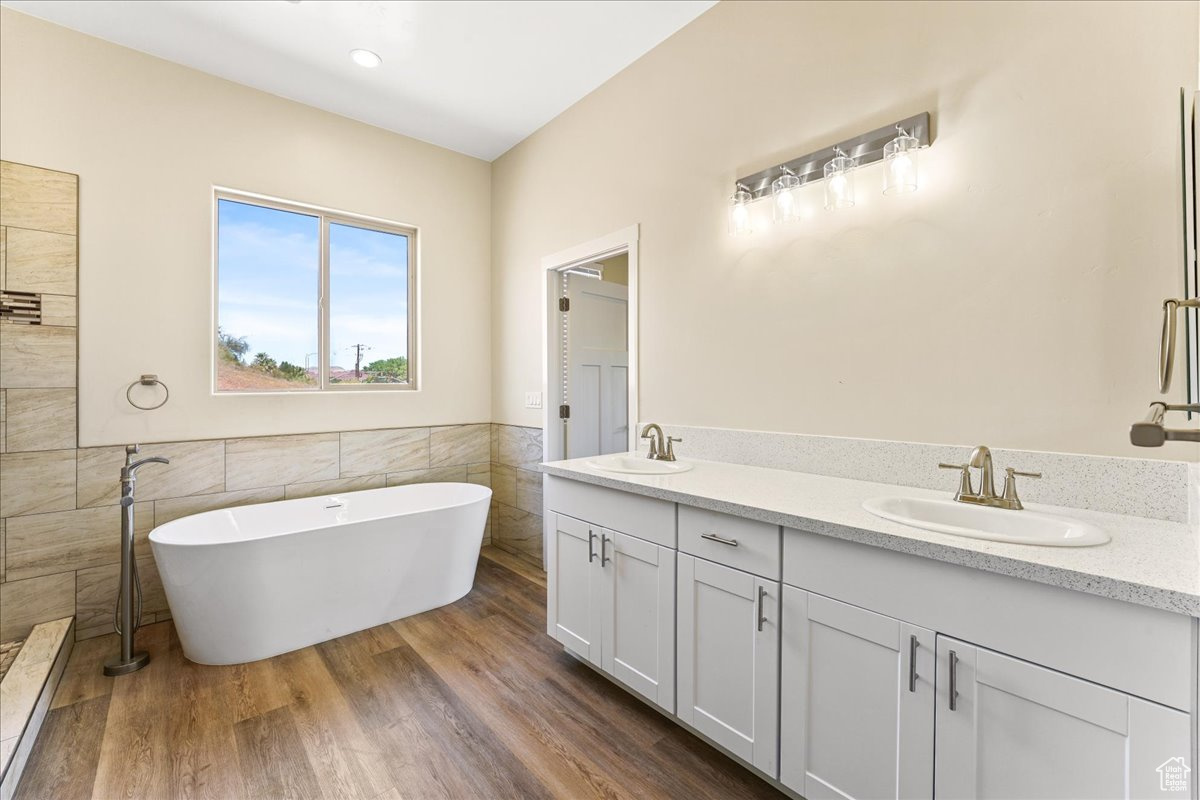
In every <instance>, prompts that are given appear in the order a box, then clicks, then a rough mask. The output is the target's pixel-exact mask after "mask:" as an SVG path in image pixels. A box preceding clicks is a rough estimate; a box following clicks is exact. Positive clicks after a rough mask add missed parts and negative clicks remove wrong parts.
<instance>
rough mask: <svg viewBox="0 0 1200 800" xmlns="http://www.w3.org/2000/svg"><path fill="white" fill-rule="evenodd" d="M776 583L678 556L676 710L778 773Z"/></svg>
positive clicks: (706, 732) (724, 744)
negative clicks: (677, 700) (677, 707)
mask: <svg viewBox="0 0 1200 800" xmlns="http://www.w3.org/2000/svg"><path fill="white" fill-rule="evenodd" d="M779 587H780V584H779V583H778V582H777V581H768V580H764V579H762V578H758V577H755V576H754V575H751V574H750V573H748V572H742V571H741V570H736V569H733V568H732V567H725V566H721V565H719V564H714V563H712V562H710V561H703V560H701V559H698V558H695V557H694V556H689V555H686V554H684V553H680V554H679V590H678V594H679V599H678V608H679V615H678V616H679V638H678V647H679V669H678V690H679V703H678V705H679V711H678V712H677V713H678V716H679V718H680V719H682V720H683V721H684V722H686V723H687V724H689V725H691V726H692V727H693V728H695V729H696V730H698V731H700V732H701V733H703V734H704V735H705V736H707V737H709V738H710V739H712V740H713V741H715V742H717V743H718V744H720V745H721V746H722V747H724V748H725V749H727V750H729V751H730V752H731V753H733V754H734V755H736V756H738V757H739V758H742V759H744V760H745V761H748V762H749V763H751V764H753V765H754V766H756V767H758V768H759V769H760V770H762V771H763V772H765V773H767V774H768V775H771V776H776V775H778V774H779V772H778V770H779V660H778V659H779Z"/></svg>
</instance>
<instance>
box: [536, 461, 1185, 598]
mask: <svg viewBox="0 0 1200 800" xmlns="http://www.w3.org/2000/svg"><path fill="white" fill-rule="evenodd" d="M588 461H589V459H586V458H581V459H573V460H569V461H553V462H549V463H546V464H543V465H542V466H541V469H542V471H543V472H544V473H546V474H548V475H554V476H557V477H560V478H568V479H571V480H576V481H582V482H584V483H590V484H594V485H596V486H606V487H609V488H612V489H619V490H621V491H626V492H631V493H633V494H640V495H644V496H646V497H654V498H658V499H660V500H668V501H670V502H673V503H683V504H684V505H689V506H695V507H698V508H705V509H709V510H711V511H720V512H724V513H726V514H733V515H736V516H739V517H746V518H749V519H757V520H761V521H763V522H769V523H772V524H776V525H783V526H785V527H789V528H798V529H800V530H803V531H808V532H810V533H816V534H821V535H823V536H833V537H836V538H838V539H845V540H848V541H853V542H860V543H862V544H867V545H871V546H874V547H882V548H885V549H888V550H895V551H897V552H901V553H909V554H911V555H915V556H922V557H924V558H932V559H936V560H938V561H945V562H947V563H950V564H959V565H962V566H966V567H973V568H975V569H981V570H985V571H987V572H995V573H998V574H1001V575H1010V576H1012V577H1014V578H1023V579H1025V580H1030V581H1036V582H1038V583H1045V584H1050V585H1052V586H1061V587H1063V588H1065V589H1073V590H1075V591H1080V592H1086V593H1088V594H1094V595H1099V596H1101V597H1109V598H1113V599H1115V600H1123V601H1125V602H1129V603H1137V604H1139V605H1144V606H1149V607H1151V608H1159V609H1163V610H1166V611H1173V612H1176V613H1179V614H1187V615H1189V616H1193V617H1200V529H1198V528H1197V526H1195V525H1192V524H1187V523H1179V522H1164V521H1162V520H1154V519H1146V518H1143V517H1130V516H1123V515H1119V514H1105V513H1100V512H1096V511H1086V510H1082V509H1075V508H1060V507H1056V506H1048V505H1041V504H1036V503H1028V504H1026V508H1028V509H1030V510H1031V511H1042V512H1045V513H1049V514H1060V515H1063V516H1070V517H1074V518H1076V519H1081V520H1084V521H1086V522H1090V523H1092V524H1093V525H1096V526H1098V527H1100V528H1103V529H1104V530H1105V531H1106V532H1107V533H1108V534H1109V536H1111V537H1112V541H1111V542H1109V543H1107V544H1104V545H1098V546H1094V547H1046V546H1037V545H1023V544H1009V543H1006V542H992V541H987V540H983V539H971V538H967V537H963V536H953V535H950V534H944V533H936V532H934V531H927V530H924V529H922V528H914V527H910V526H908V525H903V524H901V523H898V522H891V521H889V520H885V519H881V518H879V517H876V516H875V515H873V514H871V513H870V512H868V511H866V510H865V509H864V508H863V507H862V503H863V501H864V500H867V499H869V498H872V497H880V496H885V495H893V496H895V495H900V496H905V497H925V498H935V499H949V498H950V497H952V496H953V491H952V489H953V486H950V487H949V489H950V491H943V492H938V491H932V490H929V489H915V488H909V487H905V486H897V485H893V484H886V483H870V482H868V481H855V480H848V479H845V478H831V477H827V476H824V475H811V474H808V473H803V472H790V471H786V470H778V469H767V468H764V467H747V466H741V465H738V464H725V463H721V462H717V461H700V460H694V459H681V461H684V462H686V463H689V464H692V465H693V467H694V468H693V469H692V470H690V471H688V472H683V473H678V474H674V475H634V474H624V473H612V472H606V471H602V470H598V469H595V468H594V467H590V466H588ZM948 479H949V483H951V484H953V483H954V480H956V478H954V476H948ZM1014 513H1016V512H1014Z"/></svg>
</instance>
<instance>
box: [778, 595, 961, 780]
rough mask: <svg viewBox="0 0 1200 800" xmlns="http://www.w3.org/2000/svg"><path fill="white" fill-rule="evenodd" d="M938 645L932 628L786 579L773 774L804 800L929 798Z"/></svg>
mask: <svg viewBox="0 0 1200 800" xmlns="http://www.w3.org/2000/svg"><path fill="white" fill-rule="evenodd" d="M935 646H936V638H935V634H934V633H933V631H930V630H927V629H925V628H921V627H918V626H916V625H910V624H908V623H905V622H901V621H899V620H896V619H893V618H891V617H887V616H884V615H882V614H876V613H874V612H871V611H866V610H864V609H861V608H858V607H856V606H852V605H847V604H846V603H840V602H838V601H836V600H831V599H829V598H828V597H823V596H821V595H819V594H810V593H809V592H806V591H803V590H802V589H797V588H795V587H793V586H784V587H783V640H782V651H783V652H782V669H783V674H782V680H781V688H780V775H779V779H780V781H781V782H782V783H783V784H784V785H785V786H787V787H789V788H790V789H793V790H795V791H796V792H798V793H799V794H801V795H804V796H805V797H807V798H809V800H818V799H819V798H855V800H861V799H865V798H927V797H930V796H932V795H933V742H934V739H933V720H934V702H935V698H934V648H935ZM948 796H955V795H948Z"/></svg>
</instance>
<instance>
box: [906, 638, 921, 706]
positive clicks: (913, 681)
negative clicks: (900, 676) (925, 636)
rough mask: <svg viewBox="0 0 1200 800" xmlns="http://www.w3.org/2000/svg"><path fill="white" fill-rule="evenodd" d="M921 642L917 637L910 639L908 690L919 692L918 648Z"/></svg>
mask: <svg viewBox="0 0 1200 800" xmlns="http://www.w3.org/2000/svg"><path fill="white" fill-rule="evenodd" d="M918 647H920V642H918V641H917V637H916V636H910V637H908V690H909V691H910V692H915V691H917V648H918Z"/></svg>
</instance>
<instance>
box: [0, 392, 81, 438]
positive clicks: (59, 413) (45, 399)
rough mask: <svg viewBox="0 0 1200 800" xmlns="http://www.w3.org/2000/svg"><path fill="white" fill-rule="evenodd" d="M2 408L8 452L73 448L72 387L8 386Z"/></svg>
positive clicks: (73, 414)
mask: <svg viewBox="0 0 1200 800" xmlns="http://www.w3.org/2000/svg"><path fill="white" fill-rule="evenodd" d="M5 407H6V414H7V415H6V418H5V422H6V423H7V429H6V431H7V433H6V435H5V436H6V438H5V448H6V449H7V450H8V451H9V452H14V453H15V452H23V451H27V450H69V449H74V447H75V441H76V438H75V390H74V389H8V390H5Z"/></svg>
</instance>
